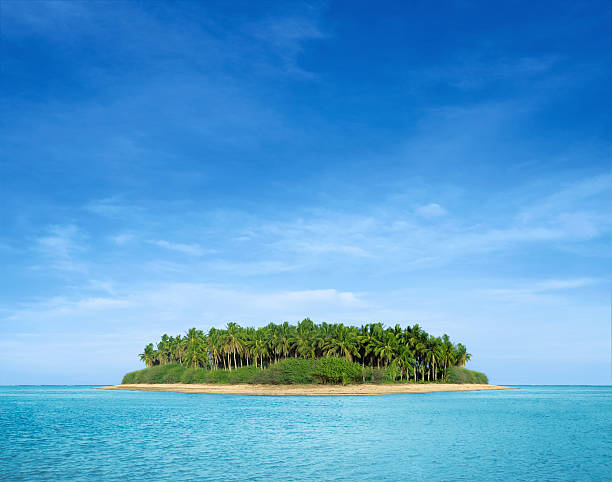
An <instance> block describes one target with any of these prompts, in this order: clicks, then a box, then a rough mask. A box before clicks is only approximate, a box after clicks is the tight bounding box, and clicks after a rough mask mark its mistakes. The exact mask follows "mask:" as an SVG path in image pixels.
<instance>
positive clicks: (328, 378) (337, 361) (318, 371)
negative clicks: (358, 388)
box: [313, 357, 363, 385]
mask: <svg viewBox="0 0 612 482" xmlns="http://www.w3.org/2000/svg"><path fill="white" fill-rule="evenodd" d="M362 376H363V373H362V370H361V365H359V364H358V363H353V362H350V361H348V360H346V359H344V358H337V357H327V358H321V359H320V360H319V362H318V363H317V365H316V368H315V370H314V373H313V377H314V379H315V380H316V381H319V382H321V383H342V384H343V385H347V384H349V383H354V382H360V381H361V380H362Z"/></svg>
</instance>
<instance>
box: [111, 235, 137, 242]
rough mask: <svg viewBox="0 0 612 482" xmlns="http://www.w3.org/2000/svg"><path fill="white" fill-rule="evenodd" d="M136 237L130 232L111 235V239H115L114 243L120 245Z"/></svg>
mask: <svg viewBox="0 0 612 482" xmlns="http://www.w3.org/2000/svg"><path fill="white" fill-rule="evenodd" d="M134 238H135V236H134V235H133V234H130V233H121V234H116V235H115V236H111V237H110V239H111V241H113V243H115V244H118V245H124V244H127V243H129V242H130V241H132V240H133V239H134Z"/></svg>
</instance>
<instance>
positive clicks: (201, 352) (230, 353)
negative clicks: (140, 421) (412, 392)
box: [124, 318, 471, 384]
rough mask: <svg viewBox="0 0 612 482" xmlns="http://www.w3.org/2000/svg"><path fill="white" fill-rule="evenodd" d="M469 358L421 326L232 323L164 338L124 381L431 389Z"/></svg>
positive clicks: (464, 350)
mask: <svg viewBox="0 0 612 482" xmlns="http://www.w3.org/2000/svg"><path fill="white" fill-rule="evenodd" d="M470 357H471V355H470V354H469V353H468V352H467V348H466V347H465V345H463V344H461V343H457V344H454V343H453V342H452V341H451V340H450V338H449V337H448V336H447V335H443V336H442V337H436V336H432V335H430V334H429V333H427V332H426V331H425V330H423V329H422V328H421V327H420V326H419V325H413V326H406V327H402V326H400V325H395V326H393V327H384V326H383V324H382V323H369V324H366V325H362V326H361V327H356V326H347V325H346V326H345V325H344V324H342V323H325V322H324V323H321V324H316V323H314V322H313V321H312V320H310V319H308V318H306V319H305V320H303V321H301V322H299V323H298V324H297V326H294V325H290V324H289V323H287V322H285V323H282V324H274V323H270V324H268V325H267V326H265V327H260V328H244V327H242V326H240V325H238V324H236V323H229V324H228V325H227V328H226V329H217V328H211V329H210V330H209V331H208V333H205V332H203V331H202V330H198V329H196V328H190V329H189V330H188V331H187V332H186V333H185V334H184V335H177V336H168V335H167V334H165V333H164V334H163V335H162V337H161V339H160V341H159V342H158V343H157V344H156V345H154V344H153V343H149V344H148V345H146V346H145V348H144V350H143V353H141V354H140V359H141V361H143V362H144V363H145V364H146V366H147V367H148V369H147V370H144V371H139V372H134V373H130V374H128V375H126V377H125V378H124V383H128V382H133V383H135V382H140V383H176V382H183V383H273V384H299V383H351V382H353V381H363V382H370V383H385V382H387V383H391V382H404V381H406V382H408V381H410V382H420V383H425V382H428V383H430V382H437V381H440V382H443V381H445V380H447V379H448V375H447V373H448V369H449V368H450V367H453V366H456V367H463V366H464V365H465V363H466V362H468V361H469V360H470ZM330 359H334V360H336V361H329V360H330ZM339 360H341V361H339ZM356 366H360V372H359V374H358V373H357V368H356Z"/></svg>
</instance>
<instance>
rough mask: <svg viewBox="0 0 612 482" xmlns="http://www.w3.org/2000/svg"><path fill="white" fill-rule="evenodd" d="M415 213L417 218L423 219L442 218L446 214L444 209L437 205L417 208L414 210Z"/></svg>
mask: <svg viewBox="0 0 612 482" xmlns="http://www.w3.org/2000/svg"><path fill="white" fill-rule="evenodd" d="M415 211H416V213H417V214H418V215H419V216H422V217H424V218H436V217H438V216H444V215H445V214H447V212H446V209H444V208H443V207H442V206H440V205H439V204H437V203H431V204H426V205H424V206H419V207H418V208H416V209H415Z"/></svg>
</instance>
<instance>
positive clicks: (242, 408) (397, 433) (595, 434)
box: [0, 386, 612, 480]
mask: <svg viewBox="0 0 612 482" xmlns="http://www.w3.org/2000/svg"><path fill="white" fill-rule="evenodd" d="M0 467H1V470H0V478H5V479H9V480H14V479H20V478H21V479H27V480H32V479H53V480H57V479H79V480H83V479H139V480H140V479H144V478H146V479H149V480H157V479H193V478H201V479H210V480H245V479H292V480H295V479H308V480H315V479H319V480H320V479H325V480H358V479H379V480H400V479H418V480H425V479H428V480H432V479H433V480H440V479H446V480H449V479H452V480H456V479H480V480H508V479H512V480H533V479H548V480H612V387H521V389H520V390H500V391H485V392H457V393H431V394H405V395H380V396H369V397H249V396H236V395H204V394H184V393H158V392H127V391H110V390H92V389H91V387H83V386H77V387H75V386H28V387H0Z"/></svg>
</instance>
